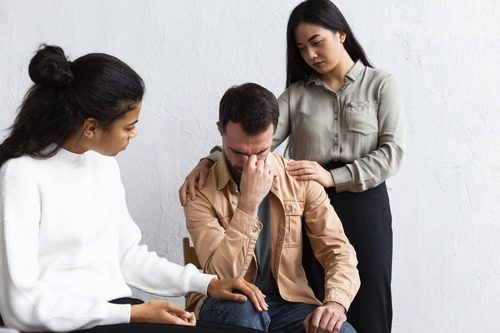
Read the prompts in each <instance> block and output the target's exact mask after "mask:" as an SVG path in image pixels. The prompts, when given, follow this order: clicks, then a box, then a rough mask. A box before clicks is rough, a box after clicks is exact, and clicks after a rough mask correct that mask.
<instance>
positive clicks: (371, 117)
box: [346, 102, 378, 135]
mask: <svg viewBox="0 0 500 333" xmlns="http://www.w3.org/2000/svg"><path fill="white" fill-rule="evenodd" d="M377 109H378V104H377V103H376V102H349V103H347V106H346V122H347V128H348V129H349V131H351V132H356V133H360V134H363V135H368V134H373V133H377V132H378V118H377Z"/></svg>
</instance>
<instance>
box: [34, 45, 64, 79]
mask: <svg viewBox="0 0 500 333" xmlns="http://www.w3.org/2000/svg"><path fill="white" fill-rule="evenodd" d="M28 73H29V75H30V78H31V80H32V81H33V82H35V83H36V84H41V85H48V86H52V87H63V86H67V85H69V84H70V83H71V81H73V72H72V71H71V62H70V61H68V59H67V58H66V55H65V54H64V51H63V49H62V48H60V47H59V46H52V45H45V44H43V45H41V47H40V48H39V49H38V51H37V52H36V54H35V56H34V57H33V58H32V59H31V62H30V65H29V68H28Z"/></svg>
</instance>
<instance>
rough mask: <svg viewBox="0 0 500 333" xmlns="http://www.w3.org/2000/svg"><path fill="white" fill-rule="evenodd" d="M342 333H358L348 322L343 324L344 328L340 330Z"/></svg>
mask: <svg viewBox="0 0 500 333" xmlns="http://www.w3.org/2000/svg"><path fill="white" fill-rule="evenodd" d="M340 333H356V329H355V328H354V327H352V325H351V324H349V323H348V322H347V321H345V322H344V324H342V328H341V329H340Z"/></svg>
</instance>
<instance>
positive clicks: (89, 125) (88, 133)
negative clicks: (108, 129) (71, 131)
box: [82, 118, 98, 139]
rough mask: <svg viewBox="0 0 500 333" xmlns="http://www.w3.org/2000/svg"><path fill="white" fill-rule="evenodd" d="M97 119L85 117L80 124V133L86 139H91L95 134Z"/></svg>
mask: <svg viewBox="0 0 500 333" xmlns="http://www.w3.org/2000/svg"><path fill="white" fill-rule="evenodd" d="M97 127H98V123H97V120H96V119H94V118H87V119H85V121H84V122H83V125H82V135H83V136H84V137H86V138H87V139H92V138H94V137H95V136H96V135H97Z"/></svg>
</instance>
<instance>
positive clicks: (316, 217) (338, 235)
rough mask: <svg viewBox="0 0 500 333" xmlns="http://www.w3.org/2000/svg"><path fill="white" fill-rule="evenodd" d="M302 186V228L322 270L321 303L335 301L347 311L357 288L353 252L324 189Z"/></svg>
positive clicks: (317, 185)
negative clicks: (304, 189) (304, 196)
mask: <svg viewBox="0 0 500 333" xmlns="http://www.w3.org/2000/svg"><path fill="white" fill-rule="evenodd" d="M305 184H306V194H305V195H306V198H305V204H304V221H305V228H306V232H307V236H308V237H309V240H310V243H311V247H312V250H313V252H314V255H315V256H316V258H317V259H318V261H319V262H320V263H321V265H322V266H323V267H324V269H325V298H324V300H323V302H324V303H326V302H329V301H333V302H337V303H339V304H342V305H343V306H344V308H345V309H346V310H347V309H349V306H350V304H351V302H352V300H353V299H354V296H355V295H356V293H357V291H358V289H359V286H360V280H359V274H358V270H357V268H356V265H357V263H358V262H357V259H356V253H355V251H354V248H353V247H352V245H351V244H350V243H349V240H348V239H347V237H346V235H345V233H344V229H343V227H342V223H341V222H340V219H339V218H338V216H337V214H336V213H335V210H334V209H333V207H332V205H331V204H330V200H329V199H328V196H327V195H326V192H325V190H324V189H323V187H322V186H321V185H320V184H319V183H317V182H315V181H308V182H305Z"/></svg>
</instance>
